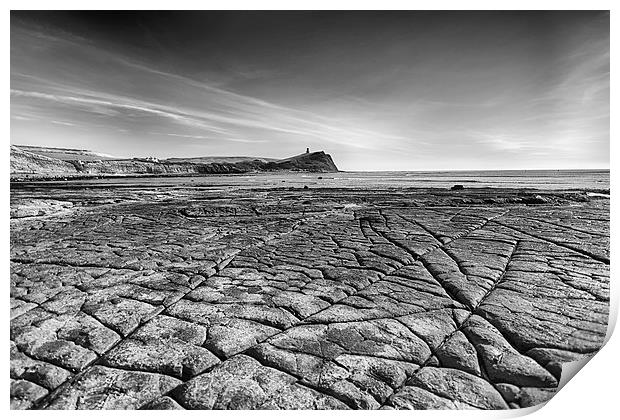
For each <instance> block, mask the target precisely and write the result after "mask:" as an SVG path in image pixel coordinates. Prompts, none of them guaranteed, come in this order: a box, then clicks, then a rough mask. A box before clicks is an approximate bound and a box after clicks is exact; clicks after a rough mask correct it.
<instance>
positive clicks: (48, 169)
mask: <svg viewBox="0 0 620 420" xmlns="http://www.w3.org/2000/svg"><path fill="white" fill-rule="evenodd" d="M17 173H25V174H49V175H56V174H59V175H61V174H76V173H77V170H76V169H75V166H73V165H72V164H70V163H69V162H65V161H62V160H60V159H54V158H50V157H47V156H43V155H38V154H35V153H31V152H27V151H25V150H22V149H20V148H18V147H15V146H11V176H12V175H13V174H17Z"/></svg>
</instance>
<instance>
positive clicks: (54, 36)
mask: <svg viewBox="0 0 620 420" xmlns="http://www.w3.org/2000/svg"><path fill="white" fill-rule="evenodd" d="M609 67H610V64H609V13H608V12H605V11H602V12H599V11H585V12H584V11H577V12H571V11H551V12H545V11H535V12H526V11H519V12H484V11H470V12H449V11H435V12H433V11H429V12H423V11H395V12H387V11H384V12H377V11H371V12H354V11H344V12H334V11H332V12H318V11H311V12H265V11H263V12H249V11H248V12H243V11H233V12H226V11H201V12H147V11H141V12H34V11H12V12H11V144H14V145H19V144H22V145H39V146H51V147H68V148H80V149H89V150H94V151H97V152H101V153H107V154H110V155H114V156H118V157H136V156H155V157H159V158H164V157H190V156H257V157H273V158H284V157H287V156H292V155H297V154H299V153H302V152H304V151H305V149H306V147H308V148H310V149H311V151H316V150H324V151H325V152H326V153H329V154H330V155H331V156H332V158H333V159H334V161H335V162H336V164H337V166H338V167H339V169H341V170H348V171H378V170H457V169H560V168H569V169H570V168H609V121H610V120H609V118H610V117H609Z"/></svg>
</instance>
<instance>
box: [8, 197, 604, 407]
mask: <svg viewBox="0 0 620 420" xmlns="http://www.w3.org/2000/svg"><path fill="white" fill-rule="evenodd" d="M536 194H539V193H536ZM520 196H521V195H520V193H519V192H518V191H515V190H513V191H510V190H478V191H477V190H466V191H460V192H450V191H442V190H421V189H418V190H405V189H401V190H381V191H378V190H370V189H366V190H364V189H358V190H338V189H324V190H318V189H317V190H315V189H309V190H304V189H285V188H280V189H257V190H230V191H215V190H209V189H191V188H172V187H166V188H156V187H124V188H106V187H105V186H99V187H98V188H90V189H84V188H79V187H75V188H74V187H66V186H65V187H62V188H61V187H58V188H55V187H36V188H25V189H20V188H17V189H14V190H12V193H11V200H12V210H11V216H12V217H13V218H12V220H11V371H10V374H11V388H10V389H11V407H12V408H14V409H507V408H519V407H527V406H532V405H536V404H539V403H542V402H545V401H547V400H548V399H549V398H551V397H552V396H553V394H554V392H555V390H556V387H557V384H558V381H559V378H560V375H561V372H562V363H564V362H567V361H573V360H578V359H580V358H583V357H586V356H588V355H591V354H593V353H595V352H596V351H597V350H598V349H599V348H600V346H601V345H602V342H603V340H604V337H605V332H606V327H607V320H608V310H609V200H608V199H605V198H598V197H595V198H592V199H591V200H589V201H587V200H585V199H584V197H585V196H584V195H583V194H579V193H574V194H569V193H553V192H544V193H540V198H542V199H540V200H539V199H535V200H529V201H528V200H523V199H521V198H518V197H520ZM526 202H530V203H532V204H525V203H526Z"/></svg>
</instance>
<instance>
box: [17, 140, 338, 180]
mask: <svg viewBox="0 0 620 420" xmlns="http://www.w3.org/2000/svg"><path fill="white" fill-rule="evenodd" d="M46 150H49V148H48V149H46ZM62 150H64V149H62ZM65 155H66V154H65ZM66 156H70V159H68V160H60V159H55V158H50V157H47V156H43V155H38V154H35V153H31V152H27V151H25V150H23V149H21V148H18V147H15V146H11V175H12V178H19V176H24V175H26V176H28V177H29V178H36V177H57V176H62V175H68V176H79V175H82V176H83V175H87V176H88V175H146V174H161V175H165V174H240V173H248V172H271V171H303V172H337V171H338V168H337V167H336V165H335V164H334V162H333V160H332V158H331V156H330V155H328V154H325V152H314V153H305V154H303V155H299V156H294V157H292V158H288V159H282V160H277V161H274V160H273V159H258V158H257V159H252V160H241V161H239V160H235V158H231V160H232V162H226V161H225V158H218V161H216V162H209V163H204V162H201V161H200V160H195V159H191V158H190V159H187V160H181V159H170V160H161V161H157V160H156V159H152V158H151V159H139V158H137V159H102V160H93V159H89V160H82V159H74V157H75V156H77V155H66Z"/></svg>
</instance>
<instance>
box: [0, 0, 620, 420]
mask: <svg viewBox="0 0 620 420" xmlns="http://www.w3.org/2000/svg"><path fill="white" fill-rule="evenodd" d="M616 3H617V2H616ZM6 4H8V6H9V7H8V8H7V10H6V12H5V14H4V16H3V25H2V28H3V32H2V35H3V37H4V42H3V44H2V45H3V48H4V52H3V54H2V58H3V60H4V66H3V68H2V70H3V73H4V74H3V76H4V77H3V79H2V80H3V81H4V84H5V88H4V92H5V95H7V96H5V101H6V102H5V105H4V107H5V109H4V114H3V115H4V121H5V124H6V125H5V126H4V127H5V128H4V132H5V136H6V137H5V138H6V144H5V145H4V147H5V155H4V159H3V160H2V164H3V165H4V173H5V175H4V179H5V189H4V191H3V194H2V195H1V199H2V203H3V205H4V209H5V212H6V213H5V214H8V207H9V197H10V195H9V184H8V183H9V181H8V180H9V153H8V143H9V138H10V130H9V124H10V117H9V115H10V112H9V110H10V98H9V95H8V94H7V93H8V91H9V89H10V77H9V76H10V63H9V57H10V55H9V49H10V43H9V34H10V13H9V10H11V9H15V10H27V9H30V10H36V9H57V10H61V9H66V10H72V9H77V10H85V9H95V10H103V9H112V10H113V9H118V10H132V9H163V10H165V9H170V10H172V9H176V10H183V9H189V10H198V9H214V10H215V9H220V10H221V9H231V10H245V9H260V10H273V9H296V10H307V9H325V10H339V9H366V10H384V9H393V10H394V9H396V10H403V9H414V10H442V9H448V10H450V9H453V10H559V9H564V10H565V9H569V10H611V11H612V13H611V46H612V54H611V66H612V69H616V68H617V66H616V65H615V62H616V58H617V52H618V49H617V45H618V36H617V25H616V23H617V18H616V16H615V13H617V9H618V8H617V7H614V3H613V2H611V1H598V0H590V1H587V2H585V1H581V2H579V1H552V0H534V1H532V0H521V1H501V2H499V1H488V0H486V1H468V2H465V1H456V0H452V1H446V0H444V1H433V2H422V1H396V0H382V1H374V2H373V1H366V0H357V1H338V0H312V1H308V0H302V1H295V2H286V1H281V0H280V1H277V0H268V1H260V2H259V1H249V0H245V1H239V0H237V1H235V0H229V1H202V2H201V1H190V0H175V1H174V2H171V1H161V0H151V1H128V0H122V1H121V0H107V1H105V2H88V3H86V2H79V1H75V0H73V1H55V2H50V1H41V0H39V1H7V2H6ZM612 74H615V73H614V72H613V71H612ZM611 80H612V83H611V90H612V91H611V115H617V114H615V113H614V109H615V108H616V98H617V88H616V86H615V84H614V83H613V80H614V79H613V76H612V78H611ZM616 127H617V123H614V119H613V118H612V119H611V138H613V136H614V134H615V133H616V132H617V130H616ZM616 149H618V148H617V147H616V146H615V144H614V142H613V141H612V142H611V151H610V152H611V154H610V167H611V168H613V167H614V166H615V162H616V160H617V156H618V150H616ZM616 180H617V176H616V172H615V170H612V173H611V185H612V189H614V190H615V186H616V185H619V184H618V183H617V182H616ZM615 202H616V200H614V199H612V211H611V215H612V223H611V239H612V255H613V254H614V252H613V251H614V250H615V249H616V247H615V245H616V241H615V240H614V239H615V238H617V237H618V236H617V233H618V229H617V223H616V215H617V211H616V207H617V206H616V205H615ZM5 217H6V216H5ZM2 236H3V238H5V241H4V242H3V243H2V255H3V257H4V259H3V262H4V264H5V265H4V271H3V273H4V279H5V282H6V283H5V285H4V291H5V293H6V295H5V296H6V297H5V300H4V301H5V303H6V304H7V306H6V309H5V312H4V316H6V319H5V320H4V322H3V323H2V328H3V333H4V337H8V336H9V331H8V330H9V320H8V308H9V305H8V303H9V302H8V300H9V299H8V290H9V286H8V284H7V283H8V280H9V275H10V271H9V264H8V256H9V243H8V242H9V222H8V218H7V219H5V223H4V224H3V225H2ZM612 260H614V261H615V258H612ZM611 268H612V271H611V279H612V286H611V291H612V310H611V316H610V328H612V326H613V325H615V321H616V318H617V310H618V293H617V286H618V281H617V280H615V273H616V270H615V269H614V265H612V267H611ZM617 335H618V334H617V333H616V334H615V335H612V336H611V339H610V340H609V342H608V343H607V345H606V346H605V347H604V348H603V349H602V350H601V351H600V352H599V354H597V355H596V356H595V357H594V358H593V359H592V361H590V362H589V363H588V364H587V365H586V366H585V367H584V368H583V369H582V371H580V372H579V373H578V374H577V377H576V378H575V379H572V380H571V381H570V382H569V383H568V384H567V385H566V386H565V387H564V388H563V389H562V390H561V391H560V392H559V393H558V394H557V395H556V396H555V397H554V398H552V399H551V401H550V402H549V403H548V404H547V405H546V406H544V407H542V408H541V409H538V410H516V411H510V412H463V411H458V412H436V411H433V412H429V411H424V412H422V411H419V412H415V413H411V412H405V411H403V412H397V411H387V410H386V411H380V412H361V411H356V412H350V413H347V412H307V411H306V412H292V411H290V412H281V413H277V414H276V413H273V412H258V411H256V412H248V411H245V412H243V413H238V412H209V413H203V412H182V414H181V416H180V417H183V418H188V417H192V418H196V419H197V418H201V419H202V418H204V416H217V417H218V418H221V419H224V420H226V419H229V418H230V419H233V418H235V417H237V416H240V415H241V416H250V417H252V418H264V419H271V418H272V417H273V416H278V417H280V416H283V417H293V416H294V417H295V418H302V419H303V418H310V417H318V416H320V418H321V419H325V418H336V417H337V418H338V419H341V418H342V419H344V418H349V419H353V418H355V419H356V420H357V419H359V418H360V417H364V418H369V417H370V416H372V417H373V418H377V417H379V418H385V417H400V418H405V416H406V417H407V418H409V416H416V417H418V416H421V417H423V418H440V419H445V418H450V419H452V418H454V419H457V418H458V419H463V418H466V419H469V418H476V419H478V418H507V417H517V416H520V415H523V414H526V412H531V411H534V412H533V413H532V414H530V416H529V418H532V419H545V418H561V419H572V418H578V419H586V418H603V419H605V418H612V417H615V416H617V410H616V408H615V406H616V399H617V398H618V391H617V389H618V385H617V381H618V379H620V377H619V376H618V373H619V369H618V366H619V364H620V363H619V361H618V355H620V344H619V339H618V337H617ZM2 349H3V350H2V356H1V357H2V358H3V359H2V360H4V361H5V363H6V365H5V366H7V367H8V361H9V354H8V353H9V350H8V349H9V348H8V345H5V346H4V347H2ZM5 372H6V371H5ZM1 383H2V390H0V395H2V401H3V403H4V406H3V408H4V410H5V414H6V415H9V416H11V417H28V418H31V417H32V418H42V417H43V416H45V417H49V418H52V419H55V418H57V419H61V418H67V417H69V418H72V417H74V416H75V417H77V416H83V415H85V414H86V413H80V412H65V411H63V412H42V411H10V410H9V398H8V397H9V389H8V388H9V381H8V378H5V380H4V381H2V382H1ZM612 413H613V414H612ZM86 415H88V416H91V415H95V416H96V417H110V416H113V417H117V416H122V417H125V416H131V417H134V418H144V417H146V416H149V417H154V418H159V419H163V418H164V417H169V416H178V415H179V414H178V413H175V412H152V411H151V412H146V411H143V412H109V411H107V412H90V413H88V414H86ZM614 415H615V416H614Z"/></svg>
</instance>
